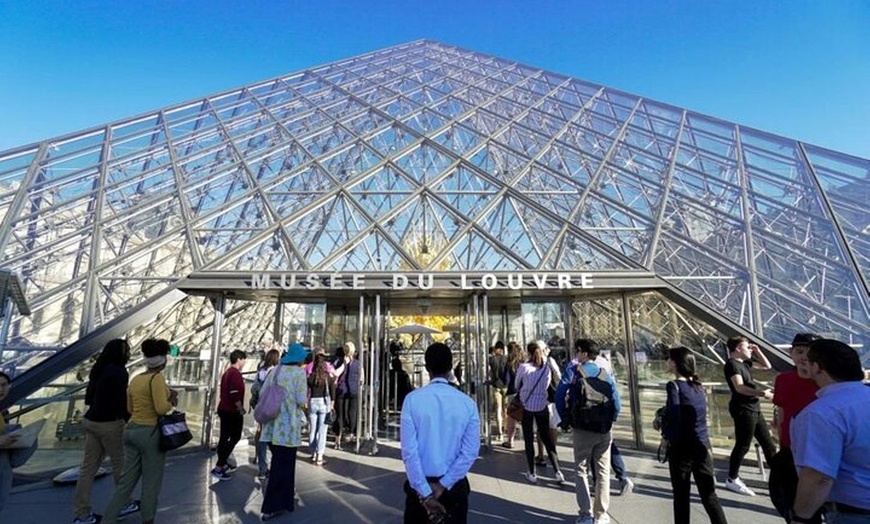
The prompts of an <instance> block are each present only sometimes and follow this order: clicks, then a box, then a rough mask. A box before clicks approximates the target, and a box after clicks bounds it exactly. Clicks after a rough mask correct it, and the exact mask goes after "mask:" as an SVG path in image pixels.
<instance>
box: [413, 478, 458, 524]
mask: <svg viewBox="0 0 870 524" xmlns="http://www.w3.org/2000/svg"><path fill="white" fill-rule="evenodd" d="M426 480H428V481H429V482H437V481H438V478H437V477H431V478H427V479H426ZM470 493H471V485H470V484H469V483H468V478H466V477H463V478H462V479H461V480H460V481H459V482H457V483H456V484H454V485H453V487H452V488H450V489H449V490H447V491H445V492H444V494H443V495H441V498H439V499H438V502H440V503H441V504H442V505H443V506H444V507H445V508H446V509H447V515H448V518H447V520H445V523H446V524H466V523H467V522H468V495H469V494H470ZM426 522H429V513H428V512H427V511H426V508H425V507H423V504H421V503H420V494H419V493H417V492H416V491H414V488H412V487H411V484H409V483H408V481H407V480H406V481H405V524H426Z"/></svg>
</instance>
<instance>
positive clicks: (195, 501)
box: [0, 435, 782, 524]
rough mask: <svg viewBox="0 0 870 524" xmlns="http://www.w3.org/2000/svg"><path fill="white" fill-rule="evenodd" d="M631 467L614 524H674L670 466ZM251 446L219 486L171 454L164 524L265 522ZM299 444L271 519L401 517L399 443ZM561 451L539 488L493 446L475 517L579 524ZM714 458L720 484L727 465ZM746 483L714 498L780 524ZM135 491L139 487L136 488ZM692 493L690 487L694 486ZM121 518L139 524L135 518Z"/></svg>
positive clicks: (55, 505) (636, 456)
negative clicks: (288, 491)
mask: <svg viewBox="0 0 870 524" xmlns="http://www.w3.org/2000/svg"><path fill="white" fill-rule="evenodd" d="M620 448H621V450H622V453H623V456H624V458H625V461H626V464H627V467H628V471H629V473H630V474H631V477H632V479H633V480H634V481H635V484H636V487H635V490H634V493H632V494H631V495H628V496H625V497H620V496H618V495H617V485H616V482H615V481H613V483H612V488H613V496H612V497H611V507H610V515H611V519H612V522H613V523H615V524H657V523H668V522H673V517H672V511H671V495H670V493H671V491H670V482H669V479H668V470H667V467H666V465H663V464H659V463H658V462H657V461H656V459H655V455H654V454H650V453H647V452H638V451H635V450H631V449H625V448H624V447H623V446H620ZM253 449H254V448H253V447H252V446H248V445H244V441H243V442H242V443H240V444H239V445H238V446H237V447H236V450H235V457H236V459H237V461H238V463H239V464H240V468H239V469H238V470H237V471H236V472H235V473H234V475H233V479H232V480H230V481H225V482H218V481H215V480H213V479H212V478H211V476H210V475H209V470H210V468H211V466H212V465H213V464H214V460H215V456H214V454H212V453H208V452H205V451H198V450H193V451H190V452H176V453H173V454H170V456H169V457H168V460H167V465H166V476H165V479H164V482H163V491H162V493H161V497H160V511H159V513H158V515H157V518H156V519H155V522H157V523H159V524H200V523H202V524H218V523H220V524H236V523H253V522H259V516H260V512H259V510H260V504H261V502H262V493H261V484H260V481H258V480H257V479H256V467H255V466H252V465H249V453H253ZM303 449H304V448H300V453H299V460H298V464H297V481H296V489H297V498H298V507H297V509H296V511H295V512H293V513H290V514H287V515H284V516H281V517H280V518H276V519H275V520H273V521H270V522H276V523H278V524H282V523H285V522H286V523H300V524H301V523H311V524H314V523H318V524H320V523H323V524H329V523H336V524H351V523H366V524H369V523H371V524H374V523H377V524H392V523H401V522H402V508H403V506H404V493H403V492H402V483H403V481H404V473H403V468H402V462H401V457H400V455H399V449H398V443H397V442H395V441H388V442H382V443H381V444H380V449H379V453H378V454H377V455H373V456H370V455H366V454H360V455H357V454H354V453H350V452H347V451H333V450H331V449H330V450H328V451H327V459H328V462H327V463H326V464H325V465H324V466H322V467H317V466H313V465H312V464H310V463H309V462H308V461H307V460H306V455H305V454H304V453H303V452H302V451H303ZM558 452H559V457H560V459H561V463H562V466H563V469H564V471H565V473H566V477H567V480H568V485H566V486H565V487H562V488H560V487H559V486H558V485H557V484H556V483H555V481H553V478H552V471H551V468H547V469H544V470H542V471H539V480H538V484H537V485H534V486H533V485H529V484H527V483H526V482H525V481H524V480H523V478H522V476H521V475H520V472H521V471H522V470H523V468H524V464H525V459H524V457H523V454H522V450H521V447H520V448H519V449H518V448H516V447H515V448H514V449H513V450H506V449H502V448H496V449H494V450H493V451H492V452H485V453H482V454H481V457H480V458H479V459H478V461H477V462H476V463H475V465H474V467H473V468H472V472H471V474H470V476H469V480H470V482H471V489H472V495H471V499H470V506H471V511H470V513H469V519H468V520H469V522H470V523H473V524H476V523H492V524H496V523H499V524H500V523H508V522H521V523H550V522H553V523H555V522H569V523H573V522H574V520H575V518H576V515H577V506H576V502H575V499H574V477H575V474H574V473H573V471H572V467H571V459H572V451H571V448H570V436H567V435H562V436H560V445H559V449H558ZM723 465H724V462H723V463H722V464H720V463H717V466H720V467H717V473H718V478H719V479H720V481H721V480H722V478H723V475H724V473H723V472H722V469H721V466H723ZM741 473H742V476H743V477H744V479H745V480H746V482H747V484H748V485H749V486H750V487H752V488H753V489H755V490H756V492H757V493H758V495H757V496H755V497H746V496H741V495H736V494H734V493H731V492H728V491H726V490H725V489H724V487H723V485H722V483H721V482H720V484H719V489H718V494H719V496H720V498H721V500H722V502H723V505H724V506H725V514H726V516H727V517H728V520H729V522H731V523H749V522H751V523H753V524H774V523H779V522H782V519H780V518H779V517H778V516H777V515H776V512H775V511H774V510H773V507H772V505H771V503H770V499H769V498H768V494H767V489H766V487H765V485H764V483H763V482H762V480H761V479H760V478H759V477H758V476H757V469H755V468H751V467H749V466H748V465H747V466H745V467H744V468H743V471H742V472H741ZM112 489H113V483H112V480H111V476H106V477H103V478H101V479H98V480H97V481H96V482H95V485H94V497H93V498H94V506H95V510H96V511H97V512H100V511H101V510H102V508H103V507H104V506H105V504H106V502H107V501H108V499H109V497H110V496H111V491H112ZM73 491H74V488H73V487H72V486H54V485H52V484H51V483H50V481H44V482H37V483H33V484H28V485H23V486H17V487H16V488H14V489H13V494H12V496H11V499H10V502H9V505H8V506H7V508H6V510H5V511H4V512H3V514H2V515H0V522H2V523H3V524H31V523H32V524H55V523H58V524H60V523H69V522H71V521H72V514H71V510H72V498H73ZM137 492H138V490H137ZM693 493H694V491H693ZM692 511H693V517H692V518H693V522H696V523H703V522H709V520H708V519H707V516H706V514H705V513H704V510H703V508H702V507H701V504H700V501H699V499H698V497H697V495H693V503H692ZM125 522H129V523H138V522H139V518H138V516H135V515H134V516H131V517H128V518H127V519H125Z"/></svg>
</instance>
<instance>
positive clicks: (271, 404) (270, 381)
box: [254, 365, 284, 424]
mask: <svg viewBox="0 0 870 524" xmlns="http://www.w3.org/2000/svg"><path fill="white" fill-rule="evenodd" d="M280 372H281V366H280V365H279V366H277V367H276V368H275V369H274V370H273V371H272V372H271V373H270V374H269V377H268V378H267V379H266V383H265V384H263V389H261V390H260V398H259V400H258V401H257V407H256V408H254V420H256V421H257V422H259V423H260V424H265V423H267V422H271V421H273V420H275V417H277V416H278V413H280V412H281V404H283V403H284V388H282V387H281V385H280V384H278V378H277V377H278V373H280Z"/></svg>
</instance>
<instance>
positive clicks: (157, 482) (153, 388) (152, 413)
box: [102, 338, 178, 524]
mask: <svg viewBox="0 0 870 524" xmlns="http://www.w3.org/2000/svg"><path fill="white" fill-rule="evenodd" d="M142 354H143V355H144V356H145V367H147V368H148V369H147V371H145V372H144V373H141V374H139V375H136V376H135V377H133V380H131V381H130V386H129V387H128V388H127V410H128V411H129V412H130V421H129V422H128V423H127V427H126V428H124V473H122V474H121V482H120V484H118V487H117V488H116V489H115V494H114V495H112V500H110V501H109V505H108V506H106V512H105V515H104V516H103V520H102V522H103V523H104V524H113V523H114V522H117V520H118V514H119V512H120V511H121V508H122V507H123V506H124V504H126V503H127V502H128V500H129V498H130V493H132V492H133V488H134V487H136V483H137V482H139V479H140V478H141V479H142V502H141V508H142V510H141V511H142V524H153V522H154V515H155V514H156V513H157V497H158V495H159V494H160V487H161V486H162V484H163V470H164V466H165V464H166V452H165V451H161V450H160V431H158V430H157V417H158V416H160V415H165V414H167V413H169V412H170V411H172V409H173V406H175V405H176V404H177V403H178V393H177V392H176V391H174V390H172V389H170V388H169V386H168V385H167V384H166V379H165V378H164V377H163V373H161V372H162V371H163V369H164V368H165V367H166V355H168V354H169V342H168V341H166V340H163V339H153V338H149V339H148V340H145V341H144V342H142Z"/></svg>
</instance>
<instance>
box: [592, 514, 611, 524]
mask: <svg viewBox="0 0 870 524" xmlns="http://www.w3.org/2000/svg"><path fill="white" fill-rule="evenodd" d="M595 524H610V515H602V516H600V517H598V518H597V519H596V520H595Z"/></svg>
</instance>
